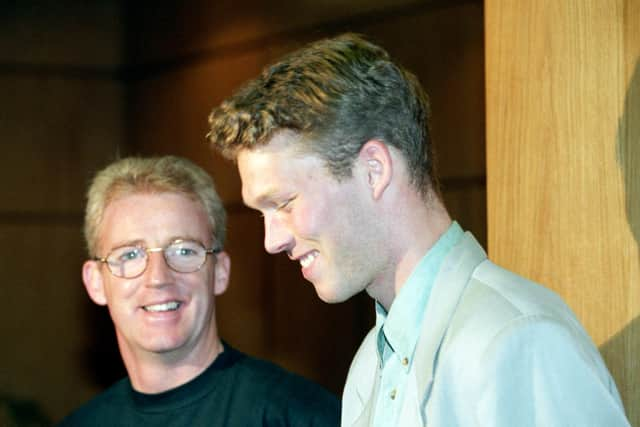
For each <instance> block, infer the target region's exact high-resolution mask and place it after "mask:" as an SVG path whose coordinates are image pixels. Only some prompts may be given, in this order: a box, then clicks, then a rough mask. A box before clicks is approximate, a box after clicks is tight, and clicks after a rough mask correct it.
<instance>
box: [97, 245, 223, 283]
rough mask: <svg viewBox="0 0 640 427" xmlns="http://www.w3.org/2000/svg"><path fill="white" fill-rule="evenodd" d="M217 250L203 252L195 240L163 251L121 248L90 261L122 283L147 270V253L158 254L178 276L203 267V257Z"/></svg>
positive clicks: (201, 246) (161, 248)
mask: <svg viewBox="0 0 640 427" xmlns="http://www.w3.org/2000/svg"><path fill="white" fill-rule="evenodd" d="M221 251H222V249H221V248H217V247H213V248H209V249H207V248H205V246H204V245H203V244H202V243H200V242H198V241H196V240H182V239H179V240H174V241H173V242H171V243H169V244H168V245H167V246H164V247H157V248H147V247H145V246H144V245H124V246H119V247H117V248H115V249H112V250H111V252H109V254H108V255H107V256H106V257H104V258H101V257H94V258H93V260H94V261H98V262H102V263H104V264H106V265H107V267H108V268H109V271H110V272H111V274H113V275H114V276H117V277H122V278H124V279H133V278H136V277H138V276H140V275H141V274H142V273H144V271H145V270H146V269H147V265H148V264H149V253H150V252H162V254H163V256H164V260H165V262H166V263H167V266H168V267H169V268H170V269H172V270H173V271H176V272H178V273H194V272H196V271H198V270H200V268H202V266H203V265H204V263H205V261H206V260H207V255H209V254H217V253H219V252H221Z"/></svg>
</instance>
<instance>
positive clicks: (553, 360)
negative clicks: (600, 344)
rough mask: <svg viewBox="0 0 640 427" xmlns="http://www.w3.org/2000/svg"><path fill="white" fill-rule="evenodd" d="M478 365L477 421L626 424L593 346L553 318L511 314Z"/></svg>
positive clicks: (550, 426) (502, 426)
mask: <svg viewBox="0 0 640 427" xmlns="http://www.w3.org/2000/svg"><path fill="white" fill-rule="evenodd" d="M480 366H483V367H484V372H483V374H482V375H481V378H482V380H481V381H482V384H481V387H480V390H483V392H482V394H481V395H480V396H478V397H479V399H478V406H477V414H476V416H477V419H478V420H479V421H480V423H481V425H485V426H493V427H510V426H514V425H518V426H532V427H534V426H535V427H554V426H557V427H568V426H583V427H587V426H594V427H595V426H603V427H604V426H607V427H617V426H620V427H623V426H624V427H629V422H628V421H627V419H626V417H625V414H624V409H623V407H622V403H621V401H620V397H619V395H618V391H617V389H616V386H615V383H614V382H613V380H612V378H611V376H610V375H609V372H608V370H607V369H606V367H605V365H604V362H603V361H602V358H601V357H600V355H599V353H598V351H597V349H596V347H595V346H594V345H593V344H592V342H591V341H590V339H588V338H587V337H586V336H584V335H582V334H581V333H580V332H579V331H575V330H572V329H571V328H570V327H568V326H567V325H565V324H563V323H560V322H558V321H555V320H554V319H552V318H549V317H546V316H542V315H535V316H534V315H531V316H524V317H520V318H517V319H514V320H513V321H512V322H510V323H508V324H507V325H506V326H505V327H504V328H503V329H502V330H501V331H500V332H499V333H498V334H497V335H496V336H495V338H494V339H493V340H492V341H491V342H490V343H489V345H488V346H487V348H486V350H485V352H484V354H483V355H482V362H481V363H480Z"/></svg>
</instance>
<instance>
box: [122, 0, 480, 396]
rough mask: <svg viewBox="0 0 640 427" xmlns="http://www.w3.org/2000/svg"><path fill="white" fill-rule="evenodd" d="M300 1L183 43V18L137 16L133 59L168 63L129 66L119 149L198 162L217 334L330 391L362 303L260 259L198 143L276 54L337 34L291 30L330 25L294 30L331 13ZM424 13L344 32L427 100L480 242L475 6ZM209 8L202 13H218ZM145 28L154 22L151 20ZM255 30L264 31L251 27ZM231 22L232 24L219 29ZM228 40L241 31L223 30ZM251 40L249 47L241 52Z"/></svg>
mask: <svg viewBox="0 0 640 427" xmlns="http://www.w3.org/2000/svg"><path fill="white" fill-rule="evenodd" d="M287 3H289V2H287ZM307 3H308V2H303V3H300V4H297V6H295V7H293V8H291V9H290V10H289V9H287V10H286V11H285V10H279V9H277V7H280V6H275V7H276V9H272V10H271V11H270V13H269V14H267V15H264V16H259V17H258V18H256V16H257V15H256V16H253V15H252V14H253V13H257V12H258V9H255V10H254V9H252V8H251V7H249V6H246V7H243V11H246V10H248V11H250V13H249V14H244V13H243V14H242V16H238V15H234V13H235V14H238V13H240V10H239V9H233V10H232V11H231V14H229V15H228V16H227V15H225V22H224V23H223V22H221V26H219V27H216V26H215V25H209V26H207V28H204V29H203V28H198V26H199V24H198V23H197V21H196V22H195V24H194V25H193V26H190V27H189V29H188V31H186V32H184V33H182V32H178V34H181V35H180V37H178V38H174V35H175V32H172V31H168V30H167V28H166V26H165V25H164V24H167V25H174V24H175V22H181V21H182V20H183V19H185V17H184V16H182V17H180V16H179V17H178V18H177V19H176V20H175V21H173V20H170V21H169V23H167V22H166V20H165V21H163V20H162V19H151V16H145V17H144V18H142V17H141V18H142V19H143V22H141V26H140V27H138V30H139V31H140V36H141V37H142V38H141V39H140V40H139V41H140V42H142V43H144V45H145V46H147V43H150V44H151V45H150V46H149V50H148V51H147V53H146V54H145V56H144V57H143V61H145V60H151V58H156V59H157V58H165V59H167V58H168V59H169V60H168V62H167V63H166V64H162V63H158V64H154V63H144V62H142V63H140V64H138V66H137V67H136V70H137V75H138V76H139V78H137V79H136V80H135V81H133V82H132V86H131V87H132V92H131V95H132V96H131V98H130V99H131V100H132V102H133V104H132V106H131V110H130V111H131V113H132V117H131V120H130V123H131V124H132V128H131V129H130V138H129V139H130V141H131V142H132V143H133V144H134V146H135V151H136V152H139V153H143V154H167V153H173V154H178V155H182V156H185V157H188V158H190V159H193V160H194V161H196V162H197V163H198V164H200V165H201V166H203V167H204V168H205V169H206V170H208V171H209V172H210V173H211V174H212V175H213V176H214V179H215V180H216V185H217V188H218V191H219V192H220V194H221V196H222V198H223V200H224V201H225V204H226V205H227V207H228V208H229V209H230V227H229V251H230V253H231V256H232V266H233V267H232V275H231V277H232V279H231V287H230V289H229V291H228V292H227V295H224V296H222V297H221V298H220V299H219V306H218V307H219V309H218V322H219V324H220V329H221V332H222V334H223V336H224V337H225V338H226V339H228V340H229V342H231V343H232V344H235V345H237V346H238V347H239V348H240V349H242V350H245V351H248V352H250V353H252V354H256V355H258V356H260V357H266V358H268V359H271V360H274V361H275V362H277V363H279V364H281V365H283V366H285V367H287V368H288V369H291V370H293V371H295V372H298V373H300V374H302V375H305V376H307V377H309V378H312V379H314V380H316V381H318V382H319V383H321V384H323V385H325V386H326V387H327V388H329V389H331V390H333V391H334V392H336V393H340V392H341V389H342V386H343V383H344V378H345V377H346V372H347V369H348V366H349V364H350V362H351V359H352V357H353V355H354V353H355V350H356V348H357V346H358V345H359V343H360V341H361V339H362V337H363V336H364V334H365V332H366V331H367V330H368V329H369V328H370V327H371V326H372V324H373V309H372V308H373V303H372V301H371V300H370V299H369V298H368V297H367V296H366V295H364V294H363V295H361V296H359V297H358V298H355V299H353V300H352V301H349V302H347V303H344V304H339V305H327V304H324V303H322V302H321V301H320V300H319V299H318V298H317V296H316V294H315V291H314V290H313V287H312V286H311V285H310V284H309V283H307V282H306V281H305V280H304V279H303V278H302V276H301V274H300V271H299V268H298V266H297V265H296V264H295V263H292V262H290V261H289V260H288V259H287V258H286V257H284V256H276V257H273V256H269V255H266V254H265V252H264V249H263V248H262V240H263V231H262V224H261V222H260V220H259V217H258V215H257V214H255V213H251V212H249V211H248V210H245V209H244V208H242V207H240V206H241V205H242V200H241V195H240V181H239V177H238V174H237V171H236V167H235V165H233V164H232V163H231V162H228V161H225V160H224V159H222V158H220V156H218V155H217V154H215V155H213V156H212V155H211V153H210V152H209V149H208V147H207V145H206V141H205V139H204V135H205V134H206V132H207V121H206V118H207V116H208V114H209V111H210V110H211V108H212V107H213V106H214V105H217V104H218V103H219V102H221V101H222V100H223V99H224V98H226V97H227V96H229V95H230V94H231V93H232V92H233V90H235V89H236V88H237V87H238V86H240V85H241V84H242V83H243V82H244V81H246V80H247V79H249V78H252V77H254V76H255V75H257V74H258V73H259V71H260V69H261V68H262V67H263V66H264V65H266V64H267V63H269V62H272V61H274V60H276V59H277V58H279V57H280V56H281V55H282V54H284V53H285V52H288V51H290V50H292V49H295V48H297V47H299V46H301V45H302V44H303V43H306V42H309V41H311V40H315V39H317V38H320V37H324V36H330V35H332V34H333V33H334V32H335V31H336V29H337V27H338V26H339V25H336V26H333V27H332V26H331V25H328V26H327V28H326V29H324V30H323V29H322V28H320V29H313V28H307V29H306V30H305V29H304V28H302V27H300V25H302V24H303V23H304V22H305V21H304V19H306V18H309V19H311V18H313V19H320V20H326V19H328V18H327V17H328V16H329V15H326V14H324V12H323V13H321V14H316V15H314V13H305V14H302V16H301V20H298V19H297V18H298V15H299V14H298V13H297V12H296V11H299V10H300V9H298V8H299V7H301V6H300V5H301V4H304V5H305V6H304V8H307V9H308V11H317V10H319V9H322V10H324V11H326V10H329V9H328V8H327V5H326V4H324V3H323V4H322V5H321V4H315V3H314V4H310V3H309V4H307ZM378 3H380V2H378ZM426 3H428V2H417V3H416V4H420V5H421V6H420V7H417V6H416V7H415V8H414V9H411V10H410V11H409V10H405V11H404V12H401V13H398V12H397V10H396V9H393V8H391V9H393V10H390V12H389V13H388V14H385V13H383V12H380V13H379V14H378V15H377V17H376V19H360V20H354V21H353V22H350V23H349V24H348V25H345V26H348V27H349V29H350V30H352V31H356V32H362V33H365V34H368V35H369V36H371V37H372V38H373V39H374V40H376V41H378V42H379V43H380V44H382V45H384V46H385V47H387V48H388V49H389V51H390V52H391V53H392V55H394V56H395V57H397V58H398V59H399V61H400V62H402V63H403V64H405V65H406V66H407V67H408V68H410V69H412V71H414V72H415V73H416V74H418V75H419V77H420V79H421V80H422V82H423V83H424V85H425V87H426V88H427V90H428V91H429V92H430V95H431V99H432V103H433V111H434V112H433V116H434V140H435V141H436V142H435V143H436V145H437V148H438V150H439V153H440V156H439V158H440V161H441V172H442V173H443V175H445V177H447V181H446V182H447V183H449V184H450V186H447V188H445V199H446V201H447V203H448V204H449V205H450V206H451V209H452V212H453V213H454V215H455V216H456V217H457V218H459V219H460V222H461V223H462V225H463V226H465V227H468V228H469V229H471V230H473V231H474V233H475V234H476V235H477V236H478V238H479V239H480V240H481V241H483V242H484V241H486V213H485V199H484V167H485V166H484V79H483V77H484V74H483V68H484V62H483V36H482V35H483V28H482V23H483V21H482V7H481V5H479V3H478V2H469V3H464V2H453V4H451V5H448V4H445V3H446V2H436V3H439V5H438V6H437V7H436V6H433V5H431V6H426ZM343 4H344V8H343V9H342V12H340V13H347V14H348V13H350V11H351V12H352V11H354V10H359V9H358V8H364V7H366V8H370V10H372V9H371V8H376V7H377V6H376V4H377V3H376V2H374V3H368V2H367V4H366V5H365V3H362V2H358V1H354V2H347V3H343ZM380 4H382V3H380ZM212 5H213V3H212V4H211V5H209V6H207V7H208V8H209V9H207V10H210V9H211V8H213V7H224V6H221V5H219V4H218V3H216V4H215V6H212ZM190 6H191V4H190ZM167 7H168V9H159V10H156V12H154V13H158V14H159V15H158V17H159V16H165V15H166V14H167V12H168V10H173V11H174V12H176V11H177V12H176V13H178V14H180V13H182V12H179V10H180V9H179V8H178V9H176V5H175V4H174V5H173V6H167ZM172 7H173V9H172ZM199 7H200V12H198V15H200V18H198V19H203V17H204V16H210V15H208V14H207V13H208V12H206V11H203V10H202V7H204V5H202V6H198V5H197V4H196V5H195V7H194V8H193V9H192V10H190V11H188V14H189V16H191V14H193V13H196V12H195V11H198V10H199V9H198V8H199ZM205 12H206V13H205ZM334 12H335V10H331V13H332V14H333V13H334ZM184 13H187V11H184ZM293 16H295V18H296V19H292V17H293ZM305 17H306V18H305ZM254 18H256V19H254ZM336 18H337V16H333V18H332V19H333V20H334V21H335V19H336ZM216 19H219V18H216ZM261 19H262V20H261ZM154 20H155V21H157V23H155V24H154V23H152V22H151V21H154ZM257 21H260V22H262V23H263V24H264V26H259V25H257V24H256V22H257ZM190 22H191V21H190ZM211 22H213V21H211ZM230 22H233V23H234V25H233V26H228V27H225V25H227V24H228V23H230ZM158 24H162V25H161V28H157V27H156V25H158ZM146 25H152V27H151V28H150V29H149V31H146V30H143V29H144V28H146V27H145V26H146ZM289 25H293V26H296V28H302V29H301V30H300V31H298V30H296V33H295V34H291V33H286V32H284V33H283V32H282V31H284V30H287V29H290V28H291V27H289ZM214 28H215V29H214ZM236 30H237V31H239V33H234V32H232V31H236ZM136 33H137V31H136ZM168 34H172V36H171V39H167V37H166V36H167V35H168ZM156 36H157V38H156ZM185 38H187V39H186V40H185ZM189 38H191V39H189ZM252 38H253V41H252V42H247V43H244V41H249V40H252ZM178 40H180V42H179V43H178ZM212 47H215V48H212ZM199 49H204V52H201V54H200V55H197V56H196V57H195V58H191V57H189V56H188V55H187V56H186V57H180V55H184V54H186V53H188V52H189V51H198V50H199ZM207 49H210V50H207ZM434 64H436V65H434Z"/></svg>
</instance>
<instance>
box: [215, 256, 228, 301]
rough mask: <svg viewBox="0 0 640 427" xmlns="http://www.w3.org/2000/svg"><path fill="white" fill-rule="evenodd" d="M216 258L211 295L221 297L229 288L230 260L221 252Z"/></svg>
mask: <svg viewBox="0 0 640 427" xmlns="http://www.w3.org/2000/svg"><path fill="white" fill-rule="evenodd" d="M215 256H216V265H215V277H214V279H213V280H214V285H213V294H214V295H221V294H223V293H224V292H225V291H226V290H227V287H228V286H229V276H230V273H231V259H230V258H229V255H228V254H227V253H226V252H224V251H222V252H220V253H218V254H216V255H215Z"/></svg>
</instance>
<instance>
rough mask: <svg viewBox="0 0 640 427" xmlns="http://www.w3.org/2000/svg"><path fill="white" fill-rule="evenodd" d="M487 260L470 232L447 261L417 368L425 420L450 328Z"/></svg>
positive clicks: (425, 320)
mask: <svg viewBox="0 0 640 427" xmlns="http://www.w3.org/2000/svg"><path fill="white" fill-rule="evenodd" d="M486 258H487V254H486V253H485V252H484V250H483V249H482V247H481V246H480V245H479V244H478V242H477V241H476V240H475V238H474V237H473V236H472V235H471V233H469V232H466V233H465V234H464V236H463V238H462V240H461V241H460V243H459V244H458V245H456V246H455V247H454V248H453V250H452V251H451V252H450V253H449V255H447V257H446V258H445V260H444V262H443V263H442V267H441V268H440V271H439V272H438V276H437V277H436V280H435V282H434V285H433V290H432V291H431V296H430V297H429V302H428V303H427V309H426V310H425V314H424V318H423V320H422V332H421V335H420V339H419V341H418V345H417V347H416V354H415V357H414V360H415V362H414V366H413V369H414V372H415V375H416V382H417V386H418V391H419V393H418V398H419V399H421V401H420V402H417V403H418V407H419V408H421V413H422V414H423V417H424V414H425V411H424V409H425V406H426V404H427V402H428V400H429V396H430V394H431V387H432V382H433V375H434V372H435V369H436V367H437V364H438V353H439V351H440V346H441V345H442V341H443V339H444V337H445V334H446V332H447V328H448V327H449V324H450V322H451V318H452V316H453V314H454V312H455V310H456V308H457V306H458V303H459V301H460V299H461V296H462V294H463V292H464V290H465V288H466V286H467V284H468V283H469V279H470V277H471V275H472V274H473V271H474V270H475V268H476V267H477V266H478V264H480V263H481V262H482V261H484V260H485V259H486ZM424 421H425V420H424V419H423V422H424Z"/></svg>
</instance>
